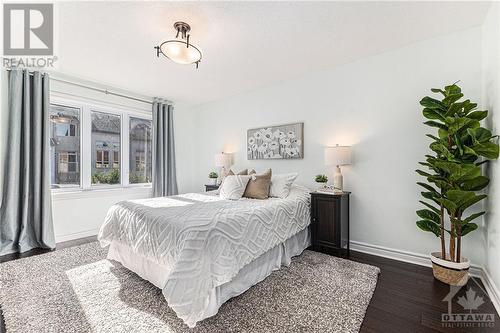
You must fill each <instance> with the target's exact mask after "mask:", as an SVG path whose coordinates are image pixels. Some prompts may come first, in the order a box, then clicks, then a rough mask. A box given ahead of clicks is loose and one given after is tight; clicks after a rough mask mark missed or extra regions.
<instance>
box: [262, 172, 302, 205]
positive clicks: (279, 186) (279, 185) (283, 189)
mask: <svg viewBox="0 0 500 333" xmlns="http://www.w3.org/2000/svg"><path fill="white" fill-rule="evenodd" d="M298 176H299V174H298V173H296V172H293V173H281V174H277V175H273V176H272V178H271V189H270V190H269V196H270V197H277V198H282V199H283V198H286V197H287V196H288V194H290V188H291V187H292V184H293V182H294V180H295V179H297V177H298Z"/></svg>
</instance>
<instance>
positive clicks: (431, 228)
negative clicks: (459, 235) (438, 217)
mask: <svg viewBox="0 0 500 333" xmlns="http://www.w3.org/2000/svg"><path fill="white" fill-rule="evenodd" d="M417 226H418V227H419V228H420V229H422V230H423V231H428V232H432V233H433V234H434V235H436V237H439V236H441V228H440V226H439V225H437V224H436V223H434V222H432V221H429V220H420V221H417Z"/></svg>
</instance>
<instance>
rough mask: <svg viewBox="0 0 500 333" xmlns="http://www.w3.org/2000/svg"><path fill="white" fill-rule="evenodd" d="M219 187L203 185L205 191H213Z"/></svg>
mask: <svg viewBox="0 0 500 333" xmlns="http://www.w3.org/2000/svg"><path fill="white" fill-rule="evenodd" d="M218 188H219V185H213V184H212V185H205V192H208V191H214V190H216V189H218Z"/></svg>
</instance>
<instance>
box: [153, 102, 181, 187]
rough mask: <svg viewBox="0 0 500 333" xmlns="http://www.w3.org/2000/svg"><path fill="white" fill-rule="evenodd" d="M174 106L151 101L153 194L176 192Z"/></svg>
mask: <svg viewBox="0 0 500 333" xmlns="http://www.w3.org/2000/svg"><path fill="white" fill-rule="evenodd" d="M173 112H174V107H173V106H172V105H170V104H168V103H165V102H163V101H162V100H161V99H157V98H155V100H154V101H153V196H154V197H163V196H167V195H174V194H177V193H178V192H177V177H176V174H175V146H174V119H173V118H174V115H173Z"/></svg>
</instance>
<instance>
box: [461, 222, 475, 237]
mask: <svg viewBox="0 0 500 333" xmlns="http://www.w3.org/2000/svg"><path fill="white" fill-rule="evenodd" d="M476 229H477V224H475V223H467V224H465V225H463V226H462V236H465V235H467V234H468V233H470V232H471V231H474V230H476Z"/></svg>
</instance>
